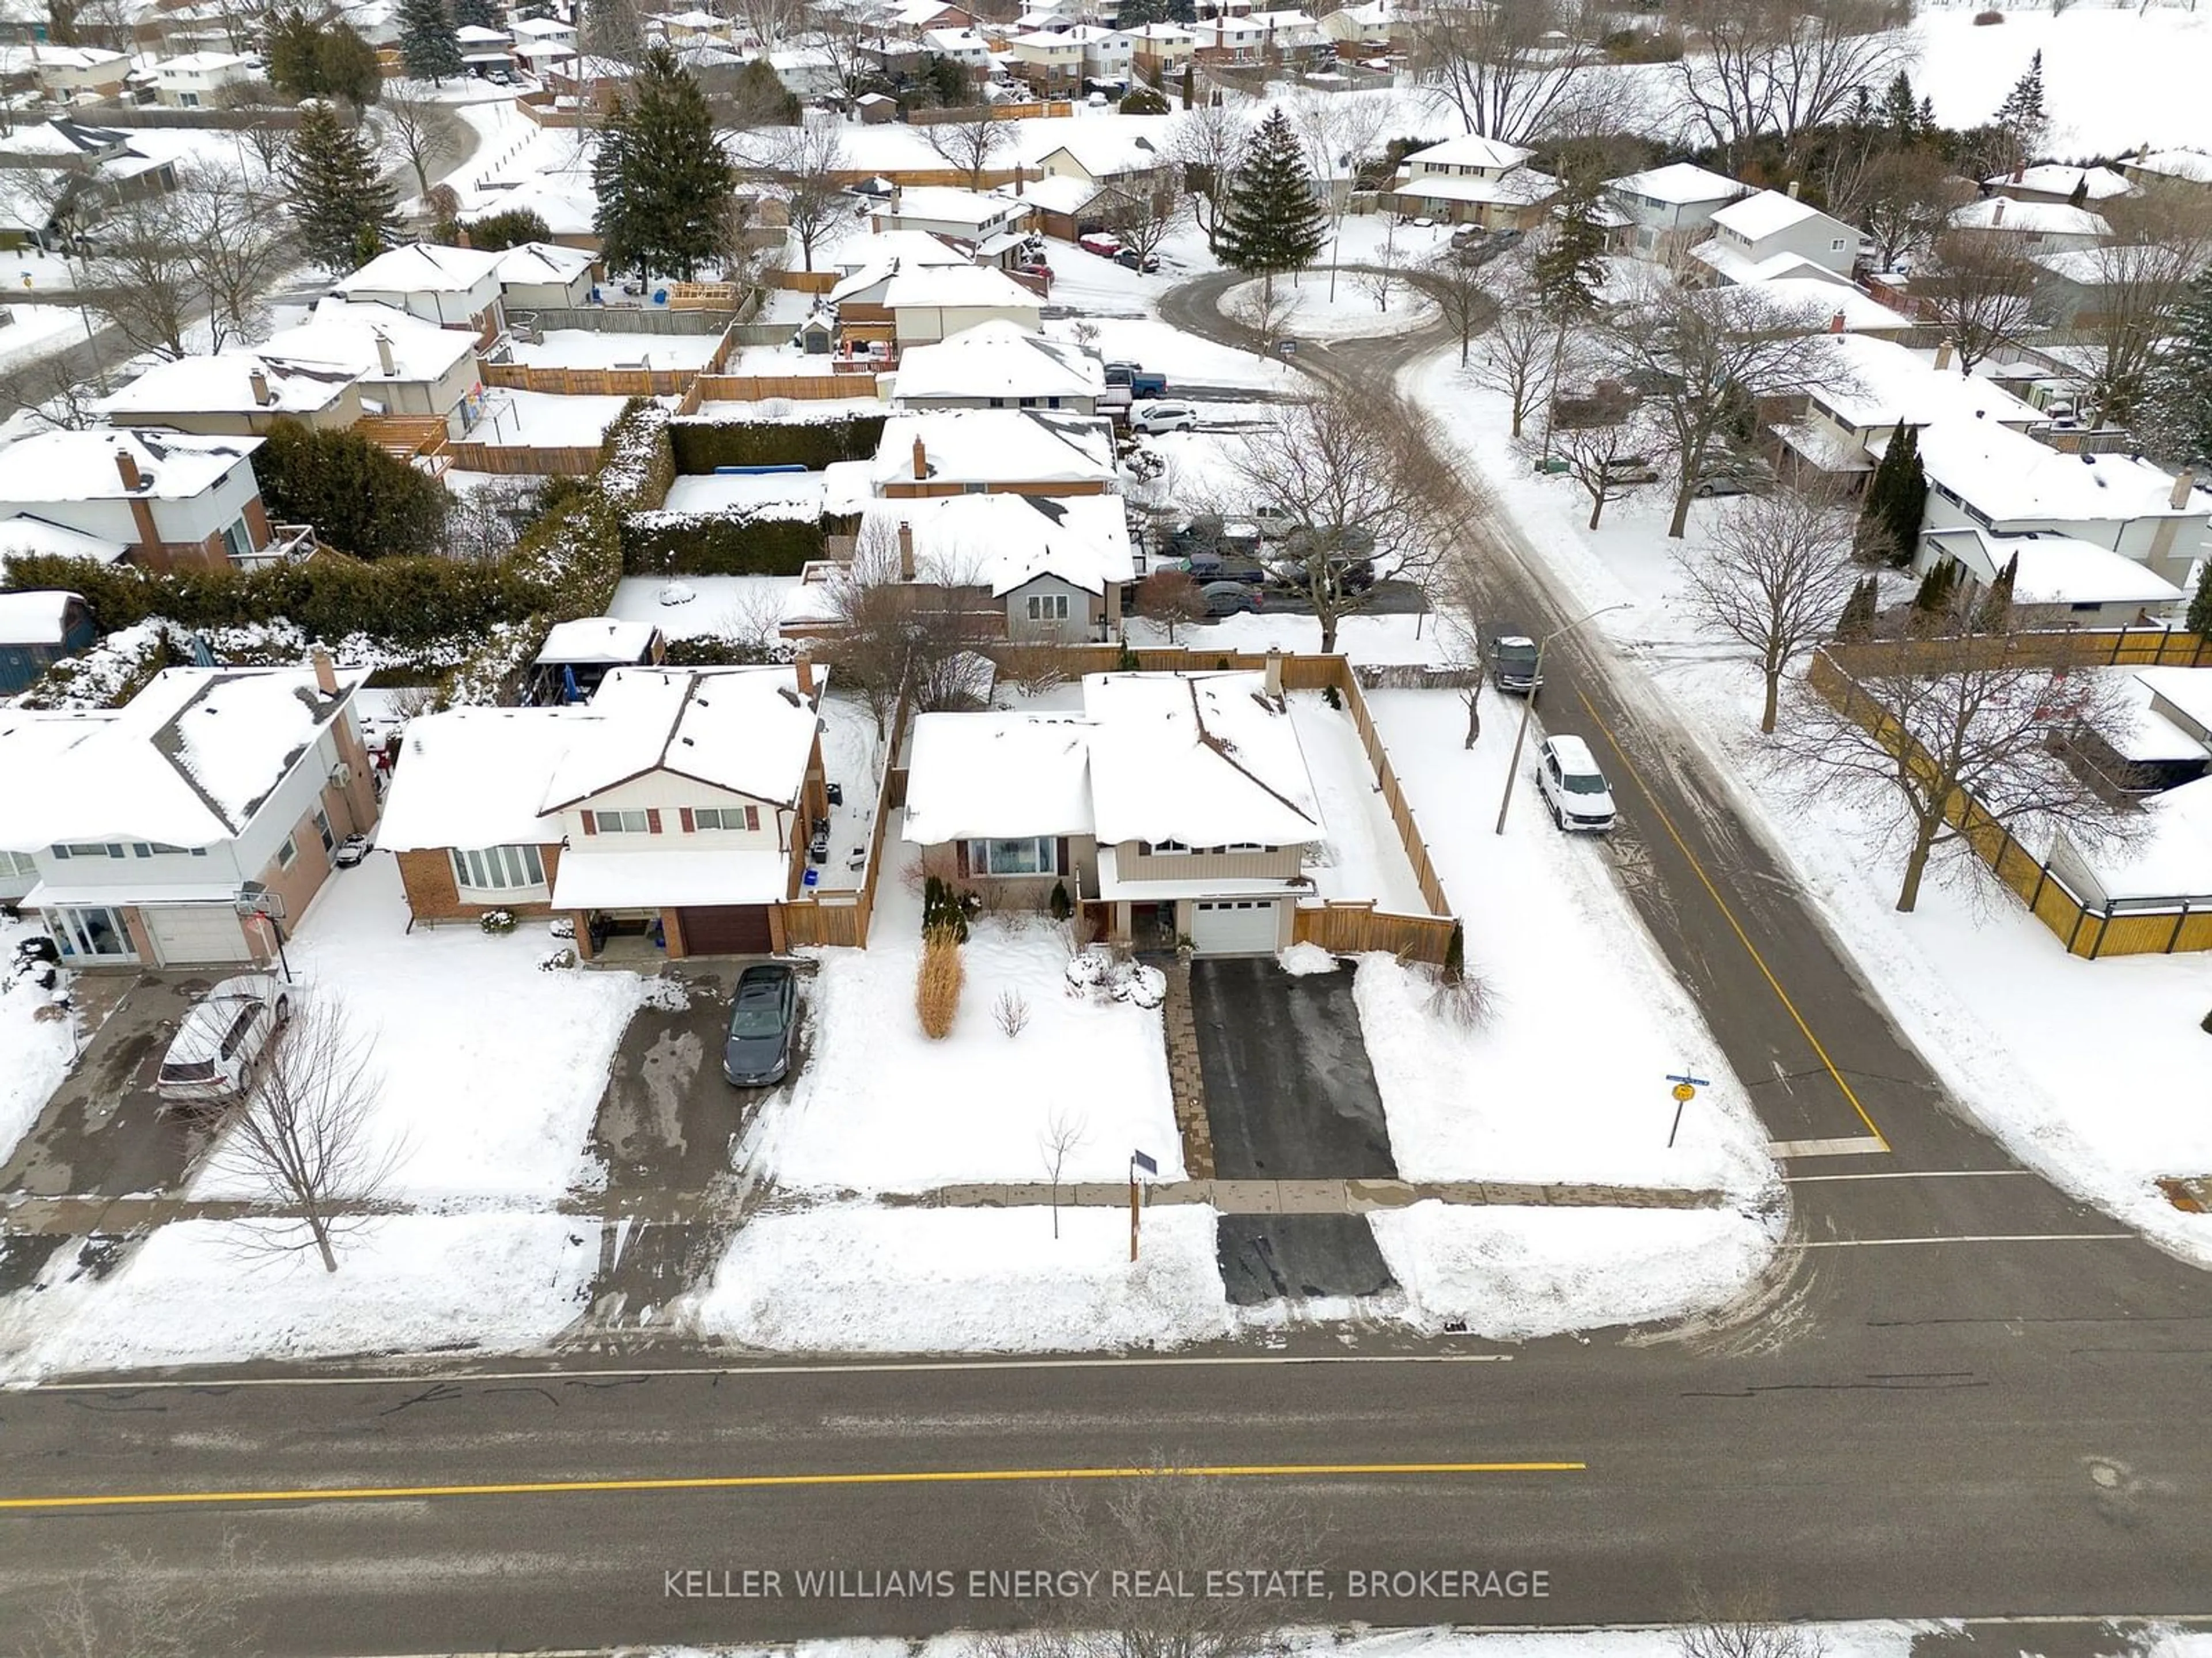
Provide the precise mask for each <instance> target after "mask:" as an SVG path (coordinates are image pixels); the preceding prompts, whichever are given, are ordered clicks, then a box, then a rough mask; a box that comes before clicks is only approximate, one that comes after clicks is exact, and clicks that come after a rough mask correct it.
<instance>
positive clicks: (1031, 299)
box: [841, 265, 1044, 350]
mask: <svg viewBox="0 0 2212 1658" xmlns="http://www.w3.org/2000/svg"><path fill="white" fill-rule="evenodd" d="M878 303H879V304H880V305H881V306H882V307H883V308H884V310H885V311H887V312H888V313H890V319H891V324H892V330H893V337H895V338H896V340H897V342H898V345H899V349H901V350H904V349H906V348H907V347H908V346H913V345H929V344H933V343H935V342H937V341H939V340H942V339H945V338H946V337H950V336H951V335H954V334H957V333H959V332H960V331H962V330H963V329H969V328H973V327H975V325H977V324H979V323H987V322H1004V323H1006V324H1008V325H1011V326H1013V327H1017V328H1019V329H1021V330H1022V331H1024V332H1025V333H1032V334H1033V333H1036V332H1037V331H1039V330H1040V329H1041V327H1042V319H1043V312H1044V301H1042V299H1040V298H1039V297H1038V296H1037V295H1036V294H1034V293H1032V292H1031V291H1030V289H1028V288H1024V287H1023V286H1022V285H1021V284H1020V283H1019V282H1016V281H1014V280H1013V278H1012V277H1011V276H1007V275H1006V274H1005V273H1004V272H1003V271H998V270H987V269H986V268H984V267H983V266H981V265H943V266H937V267H924V268H921V269H915V268H912V267H904V268H902V269H901V270H899V271H898V272H897V273H896V275H894V276H890V277H889V278H887V279H886V280H885V282H884V285H883V288H882V296H881V298H880V300H879V301H878ZM841 315H844V316H849V312H846V313H841Z"/></svg>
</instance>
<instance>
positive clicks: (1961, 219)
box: [1948, 196, 2112, 254]
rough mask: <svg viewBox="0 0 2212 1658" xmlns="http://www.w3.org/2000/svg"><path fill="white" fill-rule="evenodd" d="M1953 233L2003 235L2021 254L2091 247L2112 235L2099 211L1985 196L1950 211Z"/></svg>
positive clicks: (2108, 225)
mask: <svg viewBox="0 0 2212 1658" xmlns="http://www.w3.org/2000/svg"><path fill="white" fill-rule="evenodd" d="M1948 222H1949V224H1950V227H1951V228H1952V230H1953V231H1954V232H1956V233H1960V234H1969V235H1978V236H1992V237H2004V238H2007V239H2008V240H2011V241H2012V243H2013V244H2014V245H2015V246H2017V247H2018V248H2019V249H2020V251H2021V252H2023V253H2027V254H2035V253H2063V252H2067V251H2068V250H2069V249H2072V248H2077V247H2094V246H2097V244H2098V243H2100V242H2101V241H2104V240H2106V238H2108V237H2110V236H2111V235H2112V226H2111V225H2110V224H2108V223H2106V221H2105V216H2104V215H2102V214H2101V213H2093V212H2091V211H2090V210H2088V209H2087V208H2086V207H2069V206H2068V205H2067V204H2066V203H2063V202H2028V201H2015V200H2013V199H2012V198H2011V197H2005V196H1985V197H1983V198H1982V199H1981V200H1979V201H1975V202H1968V203H1966V205H1965V206H1964V207H1960V208H1955V209H1954V210H1952V213H1951V217H1950V219H1949V221H1948Z"/></svg>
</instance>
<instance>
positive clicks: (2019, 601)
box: [1926, 525, 2188, 628]
mask: <svg viewBox="0 0 2212 1658" xmlns="http://www.w3.org/2000/svg"><path fill="white" fill-rule="evenodd" d="M1926 540H1927V543H1928V544H1929V546H1930V547H1932V548H1933V549H1935V550H1936V551H1937V552H1939V553H1941V554H1942V555H1943V556H1947V557H1948V558H1950V559H1951V560H1952V561H1954V562H1955V563H1956V564H1957V565H1958V566H1959V568H1960V573H1961V574H1962V577H1963V579H1964V580H1965V583H1966V586H1968V587H1969V588H1970V589H1972V590H1973V591H1975V592H1981V591H1984V590H1986V589H1987V588H1988V587H1989V586H1990V585H1991V584H1992V583H1994V582H1995V581H1996V579H1997V576H1998V574H1999V573H2000V572H2002V570H2003V569H2004V568H2006V567H2007V566H2008V565H2010V566H2011V567H2012V569H2013V588H2012V598H2013V604H2015V606H2016V607H2017V608H2019V609H2021V610H2030V611H2037V612H2040V613H2041V616H2040V617H2039V621H2038V624H2037V625H2041V626H2048V625H2052V624H2057V625H2060V626H2064V627H2072V628H2125V627H2132V626H2135V625H2136V624H2139V623H2156V622H2158V621H2160V620H2162V619H2164V618H2166V617H2167V616H2171V615H2172V613H2173V611H2174V609H2175V607H2176V606H2178V605H2179V604H2181V603H2182V602H2183V601H2184V600H2185V598H2187V597H2188V595H2187V594H2185V593H2184V592H2182V590H2181V589H2180V588H2179V587H2178V586H2174V584H2173V583H2172V582H2171V581H2168V580H2166V578H2165V577H2163V576H2160V575H2158V574H2155V573H2154V572H2153V571H2151V570H2150V569H2148V568H2146V567H2144V566H2143V565H2142V564H2139V563H2137V562H2136V561H2135V560H2133V559H2131V558H2124V557H2123V556H2120V555H2119V554H2118V553H2116V552H2114V551H2112V549H2111V548H2109V547H2100V546H2097V545H2095V544H2093V543H2090V542H2087V541H2083V540H2081V539H2080V538H2079V537H2075V536H2062V535H2051V534H2048V533H2045V532H2043V531H2029V532H2028V533H2027V534H2025V535H2009V536H2008V535H1993V534H1991V533H1990V531H1987V530H1984V529H1982V528H1981V527H1979V526H1978V525H1976V526H1973V527H1971V528H1966V529H1954V530H1931V531H1929V532H1928V533H1927V536H1926Z"/></svg>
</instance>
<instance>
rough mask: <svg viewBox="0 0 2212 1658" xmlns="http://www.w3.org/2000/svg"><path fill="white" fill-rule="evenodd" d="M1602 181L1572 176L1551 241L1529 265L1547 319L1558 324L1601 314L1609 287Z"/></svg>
mask: <svg viewBox="0 0 2212 1658" xmlns="http://www.w3.org/2000/svg"><path fill="white" fill-rule="evenodd" d="M1598 192H1599V185H1598V182H1597V180H1596V179H1595V178H1593V177H1591V176H1589V174H1587V173H1570V174H1569V175H1568V177H1567V178H1566V179H1565V185H1564V187H1563V188H1562V189H1561V191H1560V192H1559V205H1558V207H1557V209H1556V210H1555V213H1554V216H1553V226H1552V240H1551V241H1550V242H1549V243H1548V244H1547V245H1546V246H1545V247H1544V248H1543V249H1542V250H1541V252H1539V253H1538V254H1537V255H1536V257H1535V258H1534V259H1533V260H1531V261H1530V262H1529V265H1528V279H1529V282H1531V284H1532V285H1533V286H1534V288H1535V290H1536V295H1537V301H1538V303H1539V304H1540V305H1541V307H1543V311H1544V314H1545V315H1546V316H1547V317H1550V318H1553V319H1555V320H1557V321H1559V322H1562V323H1564V322H1565V321H1566V320H1567V319H1570V318H1574V317H1586V316H1588V315H1589V313H1591V312H1593V311H1595V310H1596V309H1597V296H1598V294H1599V292H1600V290H1601V289H1602V288H1604V286H1605V226H1604V225H1603V224H1602V223H1601V222H1599V219H1598Z"/></svg>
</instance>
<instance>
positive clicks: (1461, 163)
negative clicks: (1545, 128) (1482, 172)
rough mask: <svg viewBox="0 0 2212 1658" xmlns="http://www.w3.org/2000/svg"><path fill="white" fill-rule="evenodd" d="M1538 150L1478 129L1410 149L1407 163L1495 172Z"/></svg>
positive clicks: (1519, 163) (1513, 164) (1518, 162)
mask: <svg viewBox="0 0 2212 1658" xmlns="http://www.w3.org/2000/svg"><path fill="white" fill-rule="evenodd" d="M1535 153H1536V152H1535V151H1534V150H1533V149H1522V147H1521V146H1520V145H1518V144H1508V143H1500V142H1499V141H1498V140H1497V139H1495V138H1486V137H1483V136H1482V135H1481V134H1480V133H1479V132H1463V133H1462V134H1461V135H1460V136H1459V137H1456V138H1447V139H1445V140H1444V141H1443V143H1440V144H1431V145H1430V146H1429V147H1428V148H1427V149H1416V150H1411V151H1409V152H1407V156H1406V161H1407V165H1408V166H1412V165H1413V164H1415V163H1419V165H1421V166H1424V167H1488V168H1490V169H1491V170H1492V172H1503V171H1504V169H1505V168H1507V167H1518V166H1520V165H1521V163H1522V162H1523V161H1527V160H1528V158H1529V157H1530V156H1531V155H1534V154H1535Z"/></svg>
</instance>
